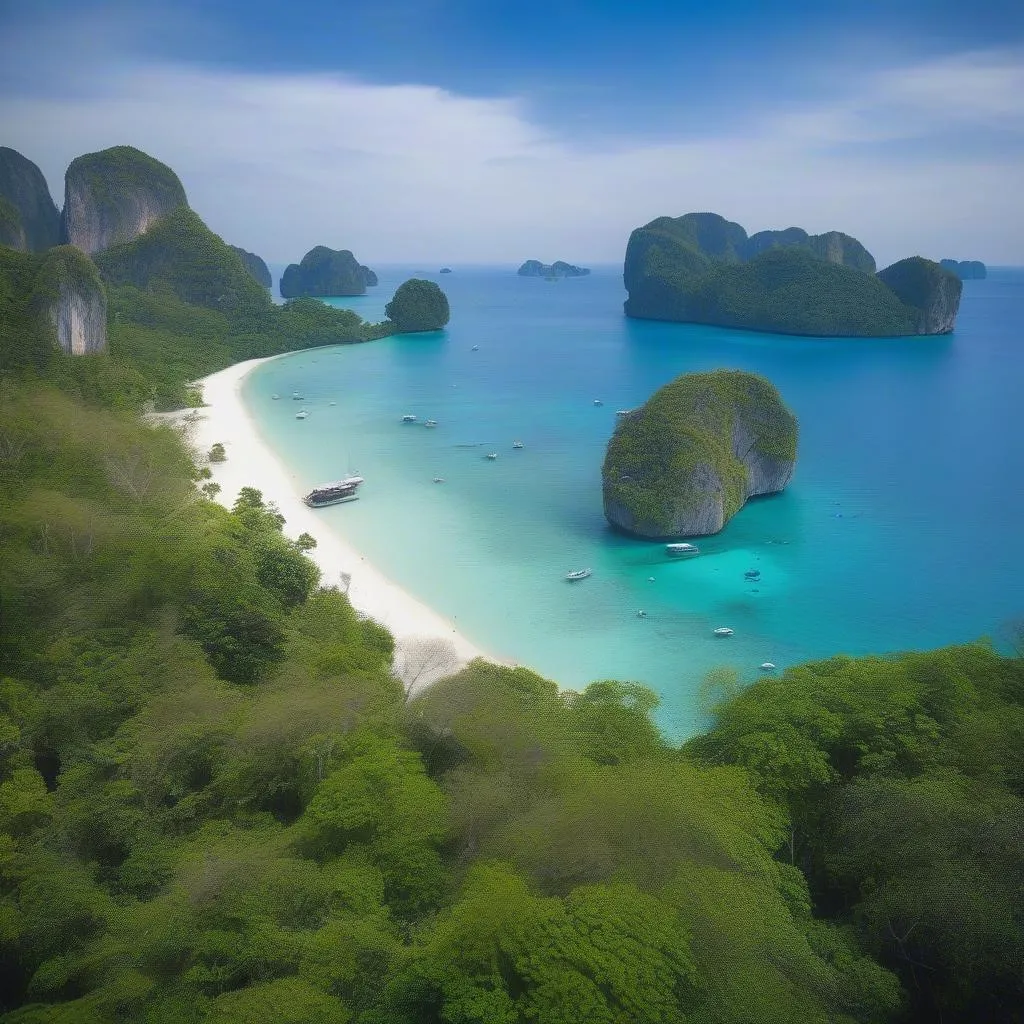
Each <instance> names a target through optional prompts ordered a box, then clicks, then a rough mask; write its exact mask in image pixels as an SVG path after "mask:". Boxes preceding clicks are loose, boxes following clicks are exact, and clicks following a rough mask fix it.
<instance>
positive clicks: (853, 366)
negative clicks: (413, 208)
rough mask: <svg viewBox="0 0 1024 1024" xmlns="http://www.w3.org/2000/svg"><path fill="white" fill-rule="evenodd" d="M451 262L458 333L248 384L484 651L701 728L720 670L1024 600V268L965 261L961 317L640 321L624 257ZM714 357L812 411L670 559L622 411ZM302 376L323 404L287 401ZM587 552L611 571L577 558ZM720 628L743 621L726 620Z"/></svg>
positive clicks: (393, 564)
mask: <svg viewBox="0 0 1024 1024" xmlns="http://www.w3.org/2000/svg"><path fill="white" fill-rule="evenodd" d="M417 269H418V268H413V267H406V268H385V269H384V271H383V272H381V271H380V269H379V268H378V273H379V275H380V285H379V286H378V287H377V288H375V289H372V290H371V294H369V295H367V296H365V297H359V298H356V299H345V300H332V301H334V302H336V304H338V305H341V304H344V305H347V306H350V307H351V308H353V309H355V310H356V311H358V312H359V313H360V314H361V315H362V316H364V317H366V318H368V319H371V320H375V319H380V318H382V316H383V307H384V303H385V302H386V301H387V300H388V299H389V298H390V296H391V294H392V293H393V291H394V288H395V286H396V285H397V284H398V283H400V282H401V281H402V280H404V279H406V278H407V277H409V276H411V275H412V274H414V273H416V272H417ZM420 274H421V275H422V276H427V275H425V274H422V271H420ZM430 276H433V275H430ZM435 279H436V280H438V281H439V282H440V283H441V284H442V286H443V287H444V289H445V291H446V292H447V294H448V296H449V299H450V302H451V305H452V309H453V316H452V321H451V323H450V325H449V327H448V329H447V330H446V331H444V332H439V333H437V334H433V335H410V336H405V337H398V338H391V339H387V340H384V341H380V342H375V343H373V344H368V345H360V346H348V347H337V348H330V349H317V350H313V351H307V352H303V353H297V354H296V355H294V356H291V357H289V358H286V359H282V360H278V361H275V362H273V363H269V364H266V365H264V366H263V367H261V368H260V369H259V370H257V371H256V372H255V373H253V374H252V375H250V377H249V378H248V381H247V384H246V389H245V399H246V402H247V404H248V406H249V408H250V409H251V411H252V413H253V414H254V416H255V418H256V420H257V422H258V423H259V425H260V429H261V431H262V433H263V434H264V436H265V438H266V440H267V441H268V442H269V443H270V445H271V446H272V447H273V448H274V449H275V450H276V451H277V452H278V454H279V455H280V456H281V457H282V458H283V459H284V460H285V461H286V462H287V463H288V464H289V465H290V466H291V467H292V468H293V469H294V470H295V471H296V472H297V473H298V474H299V476H300V477H301V479H302V480H303V482H304V484H307V485H310V486H311V485H313V484H315V483H318V482H321V481H324V480H329V479H333V478H336V477H338V476H339V475H343V474H344V473H345V472H346V471H348V470H349V469H355V470H358V471H359V472H360V473H361V474H362V475H363V476H364V477H365V478H366V484H365V485H364V487H363V489H362V491H361V495H362V499H361V500H360V501H358V502H352V503H350V504H347V505H341V506H337V507H334V508H330V509H325V510H322V511H321V512H320V513H318V514H319V515H321V516H322V517H323V518H324V520H325V521H326V522H327V523H329V524H332V525H334V526H335V527H337V528H338V529H339V530H340V531H342V532H343V533H344V534H345V535H346V536H348V537H349V538H351V540H352V541H353V543H354V544H355V545H356V546H357V547H359V548H360V549H361V550H364V551H365V552H366V554H367V556H368V557H370V558H371V560H372V561H373V562H374V563H376V564H377V565H379V566H380V568H381V569H382V570H383V571H384V572H385V573H387V574H388V575H389V576H390V577H391V578H392V579H394V580H395V581H396V582H398V583H400V584H401V585H402V586H404V587H405V588H406V589H408V590H409V591H411V592H412V593H414V594H416V595H417V596H418V597H420V598H421V599H422V600H424V601H425V602H426V603H428V604H430V605H432V606H433V607H435V608H437V609H438V610H439V611H441V612H442V613H444V614H445V615H446V616H448V617H450V618H452V619H454V620H455V622H456V623H457V625H458V626H459V628H460V629H461V630H462V631H463V632H464V633H465V634H466V635H467V636H468V637H469V638H470V639H471V640H473V641H474V642H476V643H478V644H479V645H480V646H481V647H483V648H485V649H487V650H489V651H492V652H493V653H495V654H498V655H501V656H504V657H507V658H510V659H513V660H515V661H518V662H520V663H522V664H526V665H529V666H530V667H532V668H535V669H536V670H537V671H539V672H541V673H543V674H544V675H546V676H549V677H551V678H553V679H556V680H558V681H559V682H560V683H561V684H562V685H563V686H572V687H581V686H583V685H585V684H586V683H588V682H590V681H592V680H595V679H601V678H618V679H632V680H638V681H641V682H644V683H646V684H648V685H649V686H651V687H653V688H654V689H655V690H657V691H658V693H659V694H661V697H662V701H663V706H662V709H661V720H662V723H663V724H664V725H665V726H666V727H667V728H669V729H671V730H672V731H673V732H675V733H677V734H680V735H685V734H687V733H689V732H692V731H693V730H694V729H696V728H697V727H699V724H700V710H699V706H698V705H699V700H698V691H699V687H700V682H701V679H702V677H703V675H704V674H705V673H706V672H707V670H708V669H710V668H713V667H716V666H720V665H729V666H732V667H734V668H735V669H737V670H738V672H739V673H740V675H741V677H742V678H744V679H752V678H754V677H755V676H756V675H757V674H758V668H757V666H758V665H759V664H760V663H761V662H763V661H766V660H768V661H772V662H775V663H776V664H777V665H778V666H779V667H780V669H781V668H783V667H785V666H786V665H790V664H793V663H796V662H800V661H804V660H807V659H809V658H818V657H824V656H828V655H832V654H835V653H838V652H845V653H849V654H862V653H867V652H882V651H894V650H902V649H908V648H920V647H931V646H937V645H941V644H945V643H951V642H954V641H965V640H971V639H975V638H977V637H979V636H982V635H986V634H988V635H994V634H996V633H997V631H998V630H999V628H1000V627H1001V625H1002V624H1004V623H1005V622H1006V621H1007V620H1008V619H1011V618H1013V617H1015V616H1019V615H1022V614H1024V574H1022V572H1021V569H1022V566H1024V528H1022V524H1024V445H1022V444H1021V434H1020V426H1019V409H1020V408H1021V404H1022V401H1024V389H1022V384H1024V271H1021V270H1003V271H999V270H997V271H994V272H992V274H991V276H990V277H989V279H988V280H986V281H969V282H966V283H965V286H964V298H963V303H962V306H961V314H960V320H959V324H958V329H957V332H956V334H955V335H953V336H951V337H946V338H925V339H907V340H885V341H869V340H840V341H836V340H820V339H805V338H785V337H780V336H776V335H760V334H753V333H745V332H737V331H730V330H724V329H716V328H707V327H700V326H691V325H682V324H661V323H652V322H644V321H635V320H627V319H625V318H624V317H623V315H622V300H623V298H624V293H623V290H622V283H621V276H620V270H619V268H612V267H607V268H599V269H597V270H596V271H595V272H594V273H593V274H592V275H591V276H590V277H586V278H580V279H574V280H564V281H558V282H547V281H544V280H541V279H532V278H519V277H517V276H516V274H515V272H514V270H513V269H511V268H479V267H478V268H471V267H456V268H455V273H453V274H451V275H444V276H443V277H435ZM474 345H477V346H479V350H478V351H473V350H472V348H473V346H474ZM717 367H730V368H741V369H746V370H752V371H755V372H758V373H763V374H765V375H766V376H768V377H769V378H770V379H771V380H772V381H773V382H774V383H775V385H776V386H777V387H778V388H779V390H780V391H781V393H782V395H783V397H784V398H785V400H786V401H787V402H788V403H789V405H790V406H791V407H792V408H793V410H794V411H795V412H796V414H797V416H798V417H799V420H800V453H799V461H798V466H797V471H796V475H795V477H794V480H793V482H792V484H791V485H790V487H789V488H788V489H787V491H786V492H785V493H784V494H782V495H779V496H775V497H771V498H764V499H760V500H757V501H755V502H752V503H750V504H749V505H748V506H747V507H746V508H745V509H744V510H743V511H742V512H741V513H740V514H739V515H738V516H736V517H735V518H734V519H733V521H732V522H731V523H730V524H729V525H728V526H727V527H726V529H725V530H724V531H723V532H722V533H721V534H719V535H718V536H716V537H707V538H703V539H701V540H700V541H698V543H699V545H700V548H701V552H702V554H701V556H700V557H699V558H696V559H692V560H688V561H675V562H670V561H667V560H666V559H665V557H664V553H663V545H661V544H656V543H646V542H643V541H637V540H631V539H629V538H625V537H622V536H618V535H616V534H614V533H612V532H611V531H610V530H609V529H608V528H607V526H606V524H605V521H604V518H603V515H602V511H601V480H600V469H601V461H602V458H603V455H604V447H605V444H606V442H607V439H608V437H609V435H610V434H611V431H612V430H613V427H614V422H615V411H616V409H620V408H628V407H630V406H634V405H638V404H640V403H641V402H643V401H644V400H645V399H646V398H647V397H648V396H649V395H650V394H651V392H652V391H654V390H655V389H656V388H658V387H659V386H660V385H662V384H664V383H666V382H667V381H669V380H671V379H672V378H673V377H674V376H676V375H677V374H680V373H683V372H686V371H690V370H707V369H714V368H717ZM295 390H298V391H299V392H300V393H301V394H303V395H304V396H305V402H304V403H303V407H304V408H307V409H309V410H310V417H309V419H307V420H305V421H299V420H296V419H295V418H294V414H295V411H296V408H298V405H297V403H293V402H290V401H279V402H275V401H272V400H271V397H270V396H271V394H272V393H274V392H277V393H280V394H282V395H285V396H288V395H290V394H291V393H292V392H293V391H295ZM595 398H599V399H601V400H602V401H603V402H604V405H603V406H600V407H597V406H594V404H593V400H594V399H595ZM331 402H336V403H337V404H336V405H333V406H332V405H331V404H330V403H331ZM404 413H413V414H415V415H417V416H418V417H419V418H420V421H422V420H423V419H426V418H428V417H430V418H434V419H436V420H438V422H439V426H438V427H437V429H435V430H428V429H424V428H423V427H422V426H421V425H420V424H418V423H417V424H414V425H405V424H402V423H401V422H400V419H401V416H402V415H403V414H404ZM514 439H521V440H522V441H523V443H524V445H525V447H524V448H523V450H521V451H514V450H513V449H512V442H513V440H514ZM466 445H472V446H471V447H464V446H466ZM489 451H496V452H498V454H499V458H498V459H497V460H495V461H493V462H492V461H488V460H486V459H485V458H484V455H485V454H486V453H487V452H489ZM435 476H440V477H444V478H445V480H446V482H445V483H444V484H443V485H438V484H434V483H433V482H432V480H433V478H434V477H435ZM582 567H590V568H592V569H593V576H592V577H591V578H590V579H588V580H585V581H583V582H580V583H567V582H565V581H564V579H563V576H564V574H565V573H566V572H567V571H568V570H570V569H576V568H582ZM749 568H758V569H760V570H761V579H760V581H759V582H758V583H755V584H750V583H747V582H746V581H745V580H744V576H743V573H744V570H746V569H749ZM650 577H653V582H651V581H650V579H649V578H650ZM638 609H643V610H645V611H646V612H647V615H646V617H644V618H638V617H637V616H636V612H637V610H638ZM722 625H725V626H730V627H732V628H733V629H734V630H735V635H734V636H733V637H731V638H729V639H725V640H722V639H716V638H714V637H713V636H712V633H711V631H712V629H714V628H715V627H716V626H722Z"/></svg>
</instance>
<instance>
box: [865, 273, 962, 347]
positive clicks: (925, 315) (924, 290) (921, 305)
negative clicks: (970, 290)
mask: <svg viewBox="0 0 1024 1024" xmlns="http://www.w3.org/2000/svg"><path fill="white" fill-rule="evenodd" d="M878 277H879V279H880V280H881V281H882V282H884V283H885V284H886V285H888V287H890V288H891V289H892V290H893V291H894V292H895V293H896V295H897V296H898V297H899V299H900V301H901V302H903V303H904V305H906V306H908V307H910V308H911V309H912V310H913V311H914V324H915V327H916V333H917V334H949V333H950V332H951V331H952V330H953V327H954V326H955V325H956V314H957V311H958V310H959V309H960V294H961V292H962V291H963V287H964V286H963V284H962V282H961V281H960V278H959V277H957V276H956V274H953V273H951V272H950V271H948V270H946V269H944V268H943V267H940V266H939V264H938V263H933V262H932V261H931V260H926V259H923V258H922V257H921V256H912V257H911V258H910V259H907V260H900V261H899V263H894V264H893V265H892V266H891V267H886V268H885V270H882V271H880V272H879V274H878Z"/></svg>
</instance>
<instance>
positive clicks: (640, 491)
mask: <svg viewBox="0 0 1024 1024" xmlns="http://www.w3.org/2000/svg"><path fill="white" fill-rule="evenodd" d="M738 443H739V448H740V450H737V447H738ZM796 445H797V423H796V419H795V417H794V416H793V414H792V413H791V412H790V411H789V410H788V409H787V408H786V406H785V404H784V403H783V402H782V399H781V398H780V396H779V393H778V391H776V390H775V388H774V387H773V385H772V384H771V383H770V382H769V381H767V380H766V379H765V378H764V377H760V376H758V375H756V374H752V373H745V372H742V371H738V370H716V371H714V372H712V373H688V374H683V375H682V376H681V377H677V378H676V379H675V380H674V381H672V382H671V383H669V384H666V385H665V386H664V387H662V388H660V389H659V390H658V391H656V392H655V393H654V394H653V395H652V396H651V397H650V398H649V399H648V400H647V402H646V403H645V404H644V405H643V406H641V407H640V408H639V409H636V410H634V411H632V412H631V413H630V414H629V415H628V416H625V417H623V418H622V419H620V421H619V423H618V425H617V426H616V428H615V433H614V434H613V435H612V438H611V440H610V441H609V442H608V449H607V451H606V453H605V459H604V465H603V467H602V471H601V475H602V481H603V492H604V507H605V515H606V516H607V517H608V518H609V521H610V522H612V523H613V525H615V526H618V527H620V528H621V529H625V530H628V531H629V532H632V533H637V534H640V535H641V536H645V537H652V538H653V537H661V538H665V537H673V536H691V535H696V534H701V533H712V532H717V530H719V529H721V527H722V525H724V523H725V522H726V521H728V519H729V518H730V517H732V516H733V515H735V513H736V512H738V511H739V509H740V508H742V506H743V503H744V502H745V501H746V500H747V498H748V497H749V496H750V495H751V494H752V493H754V494H757V493H766V492H767V491H770V490H779V489H781V486H782V485H784V483H785V482H786V481H788V479H789V476H790V474H791V473H792V468H793V463H794V462H795V460H796ZM753 468H757V479H756V480H755V479H753V478H752V471H753Z"/></svg>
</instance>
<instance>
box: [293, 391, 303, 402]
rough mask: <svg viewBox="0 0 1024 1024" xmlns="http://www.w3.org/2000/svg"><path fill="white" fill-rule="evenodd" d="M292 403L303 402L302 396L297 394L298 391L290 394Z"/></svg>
mask: <svg viewBox="0 0 1024 1024" xmlns="http://www.w3.org/2000/svg"><path fill="white" fill-rule="evenodd" d="M292 401H293V402H301V401H303V398H302V395H300V394H299V393H298V391H293V392H292Z"/></svg>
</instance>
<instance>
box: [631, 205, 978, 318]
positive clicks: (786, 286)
mask: <svg viewBox="0 0 1024 1024" xmlns="http://www.w3.org/2000/svg"><path fill="white" fill-rule="evenodd" d="M766 236H771V237H766ZM904 262H906V261H904ZM921 262H922V263H928V261H921ZM869 266H870V267H871V268H873V267H874V260H873V259H871V256H870V254H869V253H867V251H866V250H865V249H864V248H863V246H861V245H860V243H859V242H857V241H856V239H852V238H850V237H849V236H846V235H841V234H840V233H839V232H830V233H829V234H827V235H817V236H808V235H807V234H806V233H805V232H803V231H802V230H800V229H798V228H791V229H789V230H788V231H785V232H762V233H761V234H760V235H754V236H753V237H752V238H751V239H748V238H747V235H746V232H745V231H744V230H743V228H742V227H741V226H740V225H739V224H734V223H732V222H730V221H726V220H724V219H723V218H722V217H719V216H718V215H717V214H687V215H686V216H684V217H680V218H676V219H672V218H669V217H661V218H658V219H657V220H655V221H652V222H651V223H650V224H648V225H647V226H646V227H643V228H638V229H637V230H636V231H634V232H633V234H632V235H631V236H630V240H629V245H628V247H627V250H626V261H625V266H624V281H625V285H626V288H627V290H628V291H629V298H628V299H627V300H626V304H625V311H626V314H627V315H628V316H636V317H644V318H649V319H656V320H678V321H684V322H695V323H707V324H716V325H719V326H723V327H740V328H744V329H747V330H759V331H772V332H776V333H781V334H806V335H816V336H856V337H859V336H892V335H907V334H927V333H944V332H946V331H948V330H951V329H952V324H953V321H954V320H955V317H956V311H957V308H958V305H959V292H958V291H956V289H955V288H954V287H953V285H952V280H953V279H952V275H948V274H946V272H945V271H942V270H940V269H939V268H938V266H937V265H936V264H929V267H930V268H932V267H933V268H934V272H933V271H932V270H930V269H929V271H928V272H927V273H926V274H918V275H917V276H916V280H919V281H920V282H922V283H926V284H927V287H924V288H916V289H915V291H914V295H913V300H914V301H913V302H908V300H907V297H906V296H905V295H903V293H902V292H901V291H900V290H899V289H897V288H894V287H892V286H891V284H890V282H891V281H893V280H895V279H898V278H900V277H902V276H903V272H902V271H901V270H897V269H894V268H888V269H887V270H886V271H882V272H881V273H880V274H878V275H874V274H871V273H868V272H865V270H866V268H868V267H869ZM895 267H896V268H899V267H900V264H897V265H895ZM887 275H888V276H887Z"/></svg>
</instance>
